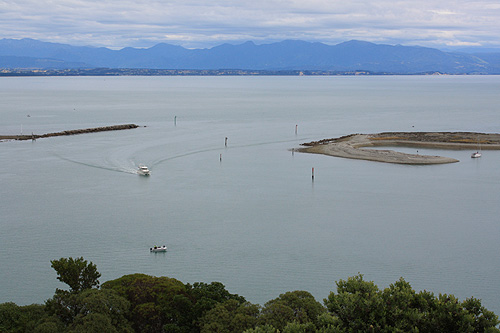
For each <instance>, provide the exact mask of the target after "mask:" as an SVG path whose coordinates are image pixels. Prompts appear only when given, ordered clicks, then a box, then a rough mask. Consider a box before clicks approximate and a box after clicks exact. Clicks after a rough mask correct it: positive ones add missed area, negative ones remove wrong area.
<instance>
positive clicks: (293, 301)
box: [0, 258, 500, 333]
mask: <svg viewBox="0 0 500 333" xmlns="http://www.w3.org/2000/svg"><path fill="white" fill-rule="evenodd" d="M51 263H52V267H53V268H54V269H55V270H56V272H57V275H58V276H57V278H58V279H59V280H60V281H62V282H64V283H66V284H68V286H69V290H68V291H66V290H61V289H56V292H55V294H54V296H53V297H52V298H50V299H48V300H47V301H46V302H45V304H44V305H37V304H33V305H27V306H18V305H16V304H14V303H3V304H0V332H169V333H170V332H173V333H176V332H178V333H191V332H201V333H209V332H245V333H276V332H286V333H295V332H297V333H298V332H304V333H305V332H323V333H330V332H331V333H333V332H500V330H499V329H498V328H497V325H498V324H499V323H500V322H499V320H498V317H497V316H496V315H495V314H494V313H493V312H491V311H488V310H487V309H485V308H484V307H483V306H482V305H481V301H480V300H478V299H475V298H469V299H466V300H465V301H463V302H461V301H459V300H457V299H456V298H455V297H454V296H453V295H441V294H439V295H438V296H435V295H434V294H433V293H430V292H427V291H421V292H419V293H416V292H415V291H414V290H413V289H412V288H411V286H410V284H409V283H408V282H406V281H405V280H404V279H402V278H401V279H399V280H398V281H396V282H395V283H394V284H391V285H390V286H389V287H388V288H386V289H384V290H380V289H379V288H378V287H377V286H376V285H375V284H374V283H373V282H371V281H365V280H363V276H362V275H361V274H360V275H357V276H354V277H350V278H348V279H347V280H340V281H338V282H337V289H336V292H331V293H330V295H329V296H328V297H327V298H326V299H325V300H324V305H323V304H321V303H319V302H318V301H316V300H315V299H314V297H313V296H312V295H311V294H310V293H308V292H307V291H293V292H286V293H284V294H281V295H280V296H279V297H278V298H276V299H273V300H270V301H269V302H267V303H266V304H264V306H263V307H261V306H259V305H256V304H251V303H249V302H247V301H246V300H245V298H243V297H241V296H238V295H235V294H231V293H229V292H228V291H227V290H226V289H225V287H224V285H223V284H221V283H220V282H212V283H210V284H207V283H201V282H198V283H194V284H193V285H191V284H183V283H182V282H180V281H178V280H176V279H173V278H168V277H153V276H148V275H144V274H131V275H125V276H122V277H121V278H118V279H116V280H112V281H108V282H105V283H104V284H102V286H101V287H100V288H99V281H98V278H99V277H100V276H101V275H100V274H99V272H97V269H96V266H95V265H94V264H92V263H88V262H87V261H86V260H84V259H83V258H77V259H73V258H61V259H59V260H53V261H51Z"/></svg>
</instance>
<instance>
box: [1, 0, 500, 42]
mask: <svg viewBox="0 0 500 333" xmlns="http://www.w3.org/2000/svg"><path fill="white" fill-rule="evenodd" d="M499 18H500V5H499V4H498V2H497V0H484V1H481V2H471V1H462V0H458V1H456V0H454V1H451V0H442V1H437V0H434V1H431V0H422V1H419V2H417V1H412V2H409V1H386V0H378V1H368V0H353V1H337V0H334V1H332V0H308V1H305V0H254V1H247V0H241V1H234V0H212V1H210V2H207V1H205V0H185V1H180V0H170V1H154V0H138V1H131V0H122V1H119V0H110V1H89V0H58V1H54V2H40V1H37V0H36V1H35V0H20V1H15V2H14V1H1V0H0V31H1V32H0V37H3V38H24V37H31V38H37V39H41V40H47V41H58V42H68V43H72V44H75V43H76V44H79V45H96V46H109V47H125V46H135V47H148V46H152V45H153V44H155V43H158V42H171V43H176V44H181V45H183V46H187V47H210V46H214V45H216V44H220V43H221V42H226V41H231V42H243V41H246V40H254V41H256V42H259V41H260V42H267V41H275V40H279V39H306V40H311V41H322V42H326V43H335V42H340V41H344V40H348V39H354V38H355V39H363V40H367V41H374V42H391V41H393V40H399V41H401V42H402V43H404V44H418V43H417V42H419V43H424V44H427V45H432V44H435V43H441V44H450V45H453V44H458V43H478V42H479V41H481V42H482V43H489V44H492V45H495V44H496V45H499V44H500V41H499V40H498V37H497V35H498V34H497V32H498V31H500V20H499Z"/></svg>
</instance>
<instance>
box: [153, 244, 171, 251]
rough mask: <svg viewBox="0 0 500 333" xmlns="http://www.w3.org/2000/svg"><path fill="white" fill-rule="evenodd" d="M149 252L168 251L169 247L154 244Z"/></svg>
mask: <svg viewBox="0 0 500 333" xmlns="http://www.w3.org/2000/svg"><path fill="white" fill-rule="evenodd" d="M149 252H167V247H166V246H165V245H163V246H156V245H155V246H153V247H150V248H149Z"/></svg>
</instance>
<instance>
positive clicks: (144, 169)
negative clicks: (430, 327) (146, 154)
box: [137, 164, 151, 176]
mask: <svg viewBox="0 0 500 333" xmlns="http://www.w3.org/2000/svg"><path fill="white" fill-rule="evenodd" d="M137 173H138V174H140V175H143V176H149V175H150V174H151V173H150V172H149V169H148V167H147V166H145V165H143V164H141V165H139V168H138V169H137Z"/></svg>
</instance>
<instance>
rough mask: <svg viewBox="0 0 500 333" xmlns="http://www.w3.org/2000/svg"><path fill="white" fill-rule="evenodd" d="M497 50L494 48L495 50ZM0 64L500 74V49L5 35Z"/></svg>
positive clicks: (54, 67) (39, 67)
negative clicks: (201, 45) (102, 41)
mask: <svg viewBox="0 0 500 333" xmlns="http://www.w3.org/2000/svg"><path fill="white" fill-rule="evenodd" d="M493 51H495V50H493ZM0 68H4V69H7V68H10V69H13V68H25V69H89V68H137V69H176V70H182V69H186V70H221V69H241V70H260V71H280V70H321V71H340V72H341V71H363V70H364V71H370V72H376V73H399V74H418V73H429V72H440V73H448V74H500V51H499V52H491V50H490V52H488V53H480V50H478V51H477V52H475V53H465V52H444V51H441V50H438V49H434V48H428V47H420V46H402V45H384V44H374V43H370V42H365V41H358V40H352V41H348V42H344V43H340V44H337V45H327V44H323V43H311V42H305V41H300V40H285V41H282V42H277V43H271V44H262V45H256V44H255V43H253V42H246V43H243V44H239V45H231V44H222V45H219V46H216V47H213V48H210V49H186V48H184V47H181V46H176V45H171V44H165V43H160V44H157V45H155V46H153V47H150V48H146V49H138V48H131V47H127V48H123V49H121V50H111V49H108V48H104V47H101V48H97V47H90V46H71V45H67V44H58V43H49V42H41V41H37V40H34V39H27V38H26V39H20V40H18V39H1V40H0Z"/></svg>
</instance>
